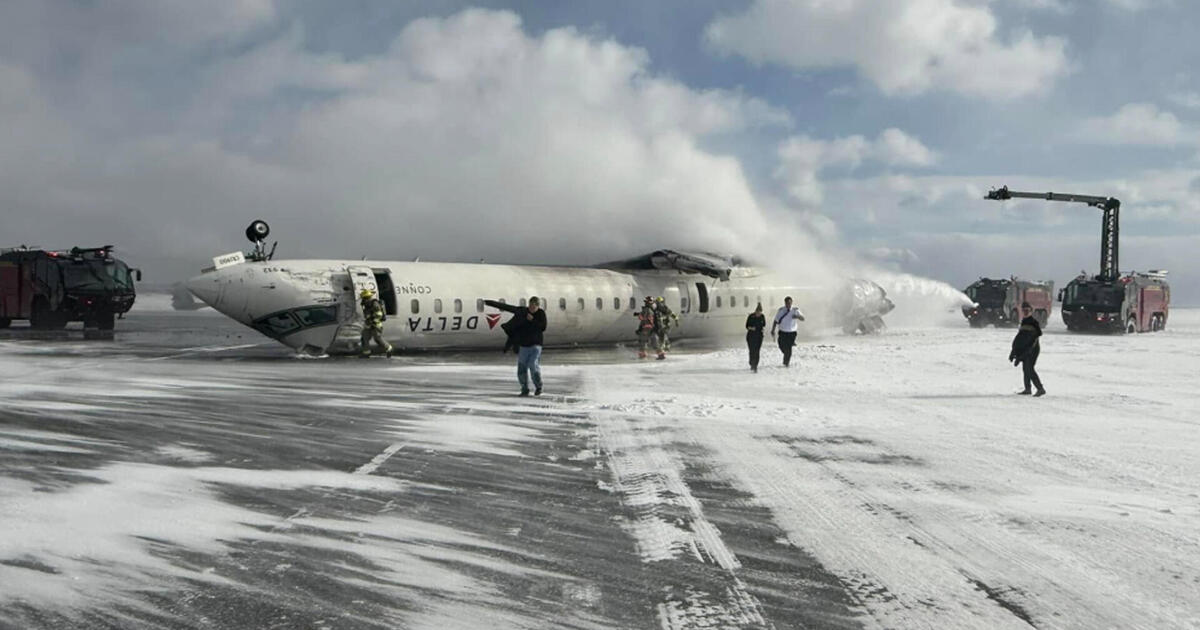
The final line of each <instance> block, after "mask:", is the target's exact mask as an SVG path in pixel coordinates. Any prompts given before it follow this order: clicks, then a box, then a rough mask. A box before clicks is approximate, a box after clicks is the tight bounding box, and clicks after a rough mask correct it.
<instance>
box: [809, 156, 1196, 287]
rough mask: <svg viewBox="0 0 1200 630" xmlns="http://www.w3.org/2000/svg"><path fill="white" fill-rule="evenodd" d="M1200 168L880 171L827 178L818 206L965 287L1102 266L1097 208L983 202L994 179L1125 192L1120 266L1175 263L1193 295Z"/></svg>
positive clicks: (1022, 185)
mask: <svg viewBox="0 0 1200 630" xmlns="http://www.w3.org/2000/svg"><path fill="white" fill-rule="evenodd" d="M1198 182H1200V168H1173V169H1161V170H1143V171H1137V172H1132V173H1130V174H1129V175H1128V177H1126V178H1123V179H1115V180H1114V179H1108V178H1103V179H1074V178H1061V177H1020V176H1012V175H1003V174H1001V175H987V174H983V175H975V176H948V175H879V176H872V177H867V178H850V177H840V178H833V179H829V180H826V181H822V182H821V185H822V188H823V191H824V203H823V204H822V205H821V208H820V209H821V210H822V211H823V212H824V213H825V214H827V215H829V217H830V218H831V220H833V221H835V222H836V223H837V224H838V226H839V228H840V229H841V231H842V233H844V234H853V235H855V236H856V238H855V239H853V240H851V241H849V244H850V245H852V246H854V247H856V248H857V249H858V250H859V251H861V252H865V253H867V254H870V252H872V251H873V250H882V251H891V250H901V251H909V252H911V254H912V255H911V256H906V257H902V258H892V259H891V261H892V262H893V263H895V264H898V265H899V266H900V268H902V269H903V270H905V271H908V272H911V273H916V274H921V275H926V276H929V277H934V278H940V279H944V280H946V281H948V282H950V283H952V284H954V285H955V286H958V287H962V286H966V284H967V283H969V282H970V281H971V280H973V279H974V278H975V277H978V276H980V275H991V276H995V275H1008V274H1010V273H1016V274H1018V275H1023V276H1027V277H1044V278H1050V279H1058V280H1059V282H1060V284H1061V282H1063V281H1065V280H1067V279H1069V278H1071V277H1073V276H1074V275H1075V274H1077V273H1078V272H1079V270H1080V269H1081V268H1083V269H1088V270H1089V271H1090V272H1092V273H1094V272H1095V271H1096V270H1098V265H1099V257H1098V251H1099V247H1098V243H1099V239H1100V211H1099V210H1097V209H1095V208H1090V207H1087V206H1085V205H1083V204H1073V203H1051V202H1046V201H1041V200H1036V199H1014V200H1010V201H1005V202H995V201H985V200H983V196H984V193H985V192H986V191H987V190H988V188H990V187H993V186H1000V185H1008V186H1009V187H1010V188H1012V189H1013V190H1024V191H1034V192H1043V191H1057V192H1069V193H1079V194H1090V195H1102V196H1113V197H1117V198H1118V199H1120V200H1121V250H1120V252H1121V257H1120V261H1121V268H1122V270H1130V269H1137V270H1143V271H1144V270H1146V269H1156V268H1168V269H1171V270H1172V284H1173V286H1174V287H1175V289H1176V296H1177V297H1180V298H1181V299H1183V300H1186V301H1189V302H1190V303H1193V304H1194V303H1195V301H1196V297H1195V296H1197V295H1200V273H1198V272H1197V271H1196V270H1195V265H1194V264H1192V263H1191V262H1190V261H1191V260H1192V259H1194V257H1195V256H1194V250H1195V243H1196V239H1197V237H1198V236H1200V197H1198V196H1197V195H1196V193H1195V190H1194V188H1195V187H1197V186H1200V183H1198Z"/></svg>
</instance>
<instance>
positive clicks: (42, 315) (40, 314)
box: [29, 299, 54, 330]
mask: <svg viewBox="0 0 1200 630" xmlns="http://www.w3.org/2000/svg"><path fill="white" fill-rule="evenodd" d="M53 318H54V313H52V312H51V311H50V306H49V305H47V304H46V300H40V299H39V300H35V301H34V303H33V309H32V311H31V312H30V313H29V327H30V328H33V329H34V330H50V327H51V324H52V322H51V321H50V320H52V319H53Z"/></svg>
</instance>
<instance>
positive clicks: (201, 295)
mask: <svg viewBox="0 0 1200 630" xmlns="http://www.w3.org/2000/svg"><path fill="white" fill-rule="evenodd" d="M184 285H185V286H187V290H188V291H191V292H192V295H194V296H196V298H197V299H199V300H200V301H201V302H204V303H205V304H207V305H209V306H211V307H213V308H217V303H218V302H220V301H221V286H220V285H219V284H218V283H217V282H216V281H215V279H214V278H211V277H209V276H208V274H205V275H202V276H196V277H195V278H190V279H189V280H188V281H187V282H185V283H184ZM218 310H220V309H218Z"/></svg>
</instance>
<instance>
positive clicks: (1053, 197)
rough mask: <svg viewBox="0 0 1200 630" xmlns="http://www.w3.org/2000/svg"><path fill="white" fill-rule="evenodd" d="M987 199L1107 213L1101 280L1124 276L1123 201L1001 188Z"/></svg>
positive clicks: (1103, 231)
mask: <svg viewBox="0 0 1200 630" xmlns="http://www.w3.org/2000/svg"><path fill="white" fill-rule="evenodd" d="M984 199H992V200H995V201H1004V200H1006V199H1043V200H1045V201H1073V202H1076V203H1086V204H1087V205H1089V206H1092V207H1094V208H1101V209H1103V210H1104V219H1103V222H1102V224H1101V233H1100V278H1102V279H1104V280H1116V279H1117V278H1118V277H1120V275H1121V272H1120V271H1119V268H1118V266H1117V253H1118V246H1119V241H1118V238H1119V231H1120V212H1121V201H1120V200H1119V199H1116V198H1113V197H1097V196H1095V195H1071V194H1066V193H1053V192H1047V193H1035V192H1021V191H1018V190H1009V189H1008V186H1002V187H1000V188H995V189H992V190H989V191H988V194H987V195H986V196H984Z"/></svg>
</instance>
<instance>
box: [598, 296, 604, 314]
mask: <svg viewBox="0 0 1200 630" xmlns="http://www.w3.org/2000/svg"><path fill="white" fill-rule="evenodd" d="M596 310H597V311H603V310H604V298H596Z"/></svg>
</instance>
